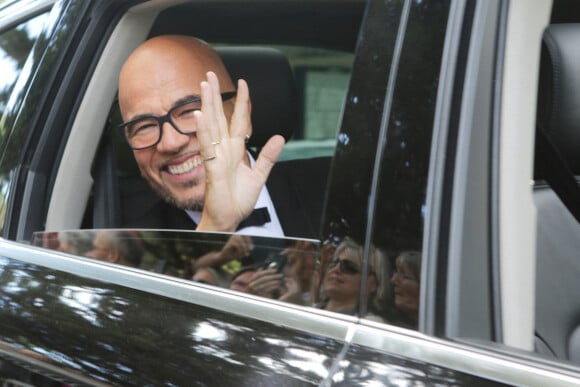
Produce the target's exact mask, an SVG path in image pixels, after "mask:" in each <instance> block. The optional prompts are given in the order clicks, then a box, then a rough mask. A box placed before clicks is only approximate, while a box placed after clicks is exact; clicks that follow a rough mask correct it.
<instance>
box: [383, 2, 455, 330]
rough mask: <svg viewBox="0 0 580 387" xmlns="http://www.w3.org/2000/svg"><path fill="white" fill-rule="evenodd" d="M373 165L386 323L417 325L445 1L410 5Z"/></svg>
mask: <svg viewBox="0 0 580 387" xmlns="http://www.w3.org/2000/svg"><path fill="white" fill-rule="evenodd" d="M411 4H412V5H411V8H410V14H409V19H408V25H407V29H406V35H405V42H404V45H403V49H402V52H401V57H400V62H399V66H398V70H397V78H396V84H395V90H394V95H393V104H392V109H391V114H390V116H389V121H388V127H387V131H386V138H385V139H384V141H383V142H382V144H384V149H383V153H382V157H381V161H380V163H381V164H380V175H379V185H378V191H377V195H376V209H375V212H374V225H373V235H372V240H373V244H374V245H375V246H377V247H378V248H380V249H382V250H383V251H384V253H385V254H386V256H387V258H388V261H387V264H386V265H385V268H384V270H385V271H384V272H383V273H381V274H382V275H383V277H384V282H385V285H386V282H387V281H388V282H389V286H390V290H391V293H392V297H393V299H392V300H390V301H389V302H388V303H387V304H383V305H381V307H382V308H383V310H382V312H383V313H384V317H385V318H386V320H388V321H389V322H392V323H395V324H400V325H403V326H407V327H415V328H416V326H417V321H418V310H419V287H420V273H421V259H422V254H421V250H422V247H421V244H422V239H423V222H424V220H425V211H426V209H425V195H426V186H427V176H428V173H429V158H430V148H431V139H432V133H433V119H434V114H435V105H436V97H437V86H438V80H439V72H440V67H441V55H442V52H443V45H444V41H445V30H446V21H447V17H448V13H449V2H447V1H424V2H418V1H414V2H412V3H411Z"/></svg>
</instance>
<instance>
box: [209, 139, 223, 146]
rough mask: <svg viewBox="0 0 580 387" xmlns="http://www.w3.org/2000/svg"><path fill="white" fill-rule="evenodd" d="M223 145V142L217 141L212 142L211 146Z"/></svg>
mask: <svg viewBox="0 0 580 387" xmlns="http://www.w3.org/2000/svg"><path fill="white" fill-rule="evenodd" d="M221 143H222V140H217V141H214V142H212V143H211V145H218V144H221Z"/></svg>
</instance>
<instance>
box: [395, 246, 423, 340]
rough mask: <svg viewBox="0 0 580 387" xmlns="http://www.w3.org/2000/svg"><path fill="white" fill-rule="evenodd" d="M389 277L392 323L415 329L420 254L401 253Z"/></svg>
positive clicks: (417, 310) (417, 316)
mask: <svg viewBox="0 0 580 387" xmlns="http://www.w3.org/2000/svg"><path fill="white" fill-rule="evenodd" d="M395 265H396V269H395V271H394V272H393V275H392V276H391V285H393V293H394V311H393V316H392V317H393V323H395V324H399V325H402V326H405V327H408V328H414V329H416V328H417V321H418V318H419V284H420V273H421V252H419V251H403V252H402V253H400V254H399V256H398V257H397V259H396V261H395Z"/></svg>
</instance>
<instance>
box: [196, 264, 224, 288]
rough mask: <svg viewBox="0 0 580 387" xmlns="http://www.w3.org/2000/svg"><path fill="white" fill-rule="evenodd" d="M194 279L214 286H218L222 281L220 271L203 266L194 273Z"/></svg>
mask: <svg viewBox="0 0 580 387" xmlns="http://www.w3.org/2000/svg"><path fill="white" fill-rule="evenodd" d="M192 280H193V281H195V282H199V283H202V284H208V285H214V286H218V285H219V283H220V280H219V275H218V273H217V272H216V271H215V270H214V269H212V268H211V267H202V268H200V269H198V270H197V271H196V272H195V274H194V275H193V277H192Z"/></svg>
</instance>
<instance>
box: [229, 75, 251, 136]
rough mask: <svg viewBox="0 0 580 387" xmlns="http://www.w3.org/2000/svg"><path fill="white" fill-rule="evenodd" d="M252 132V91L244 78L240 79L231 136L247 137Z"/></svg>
mask: <svg viewBox="0 0 580 387" xmlns="http://www.w3.org/2000/svg"><path fill="white" fill-rule="evenodd" d="M251 134H252V120H251V115H250V92H249V90H248V84H247V83H246V81H244V80H243V79H240V80H238V91H237V94H236V104H235V106H234V114H233V115H232V122H231V126H230V136H232V137H242V138H245V137H246V135H251Z"/></svg>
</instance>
